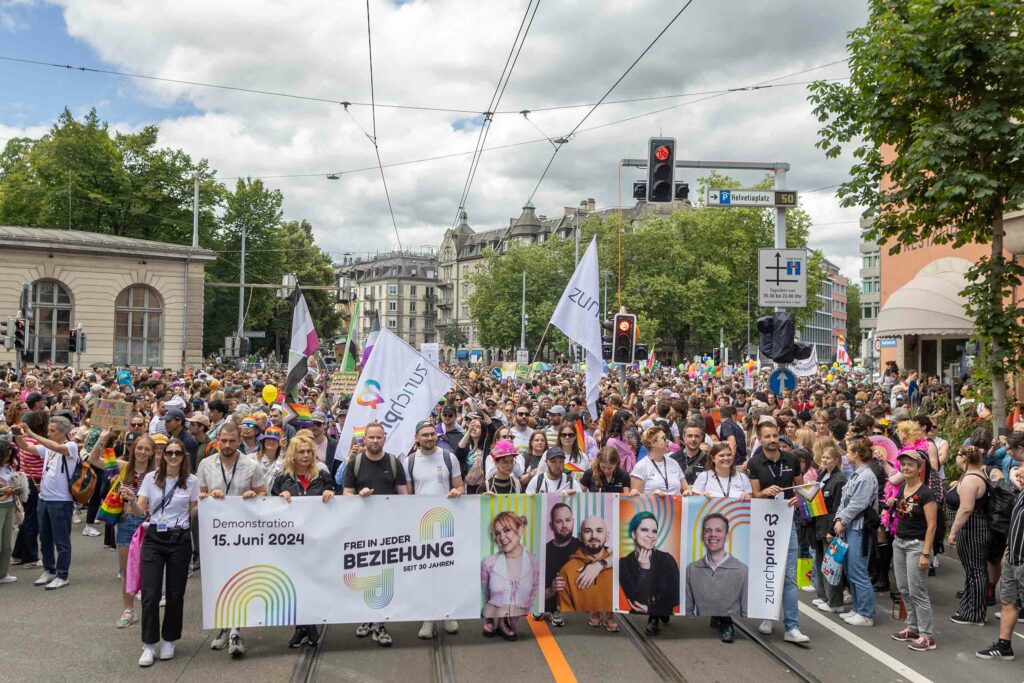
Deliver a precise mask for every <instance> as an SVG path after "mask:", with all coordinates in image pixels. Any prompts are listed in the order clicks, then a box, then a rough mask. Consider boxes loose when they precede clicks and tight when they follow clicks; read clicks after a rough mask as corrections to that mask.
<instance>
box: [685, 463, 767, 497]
mask: <svg viewBox="0 0 1024 683" xmlns="http://www.w3.org/2000/svg"><path fill="white" fill-rule="evenodd" d="M753 491H754V489H752V488H751V487H750V478H749V477H748V476H747V475H746V474H744V473H743V472H736V473H735V474H733V475H732V476H731V477H729V476H726V477H723V476H717V478H716V473H715V471H714V470H704V471H703V472H701V473H700V474H698V475H697V479H696V481H694V482H693V492H694V493H700V494H707V495H709V496H711V497H712V498H739V497H740V496H742V495H743V494H744V493H753Z"/></svg>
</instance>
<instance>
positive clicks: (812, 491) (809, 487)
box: [794, 482, 828, 517]
mask: <svg viewBox="0 0 1024 683" xmlns="http://www.w3.org/2000/svg"><path fill="white" fill-rule="evenodd" d="M794 491H795V492H796V494H797V495H798V496H799V497H800V505H801V507H802V508H803V512H804V514H805V515H806V516H807V517H817V516H819V515H824V514H827V513H828V507H827V506H826V505H825V496H824V495H822V493H821V484H819V483H817V482H814V483H813V484H806V485H805V486H798V487H796V488H795V489H794Z"/></svg>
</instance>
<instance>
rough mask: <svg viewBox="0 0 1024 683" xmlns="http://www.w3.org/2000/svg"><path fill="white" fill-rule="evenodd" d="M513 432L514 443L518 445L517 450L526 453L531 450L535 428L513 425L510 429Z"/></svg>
mask: <svg viewBox="0 0 1024 683" xmlns="http://www.w3.org/2000/svg"><path fill="white" fill-rule="evenodd" d="M509 431H510V432H512V445H513V446H515V447H516V450H517V451H519V452H520V453H524V452H526V451H528V450H530V437H531V436H533V429H531V428H530V427H528V426H527V427H523V428H522V429H519V427H512V428H511V429H509Z"/></svg>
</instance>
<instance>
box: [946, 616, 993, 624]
mask: <svg viewBox="0 0 1024 683" xmlns="http://www.w3.org/2000/svg"><path fill="white" fill-rule="evenodd" d="M949 620H950V621H952V622H953V623H954V624H960V625H961V626H984V625H985V620H984V619H982V620H981V621H971V620H970V619H966V618H964V617H962V616H960V615H959V614H953V615H951V616H950V617H949Z"/></svg>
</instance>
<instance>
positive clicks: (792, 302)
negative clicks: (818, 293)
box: [757, 248, 808, 308]
mask: <svg viewBox="0 0 1024 683" xmlns="http://www.w3.org/2000/svg"><path fill="white" fill-rule="evenodd" d="M807 262H808V257H807V250H806V249H774V248H769V249H759V250H758V253H757V305H758V306H761V307H762V308H803V307H804V306H806V305H807Z"/></svg>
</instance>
